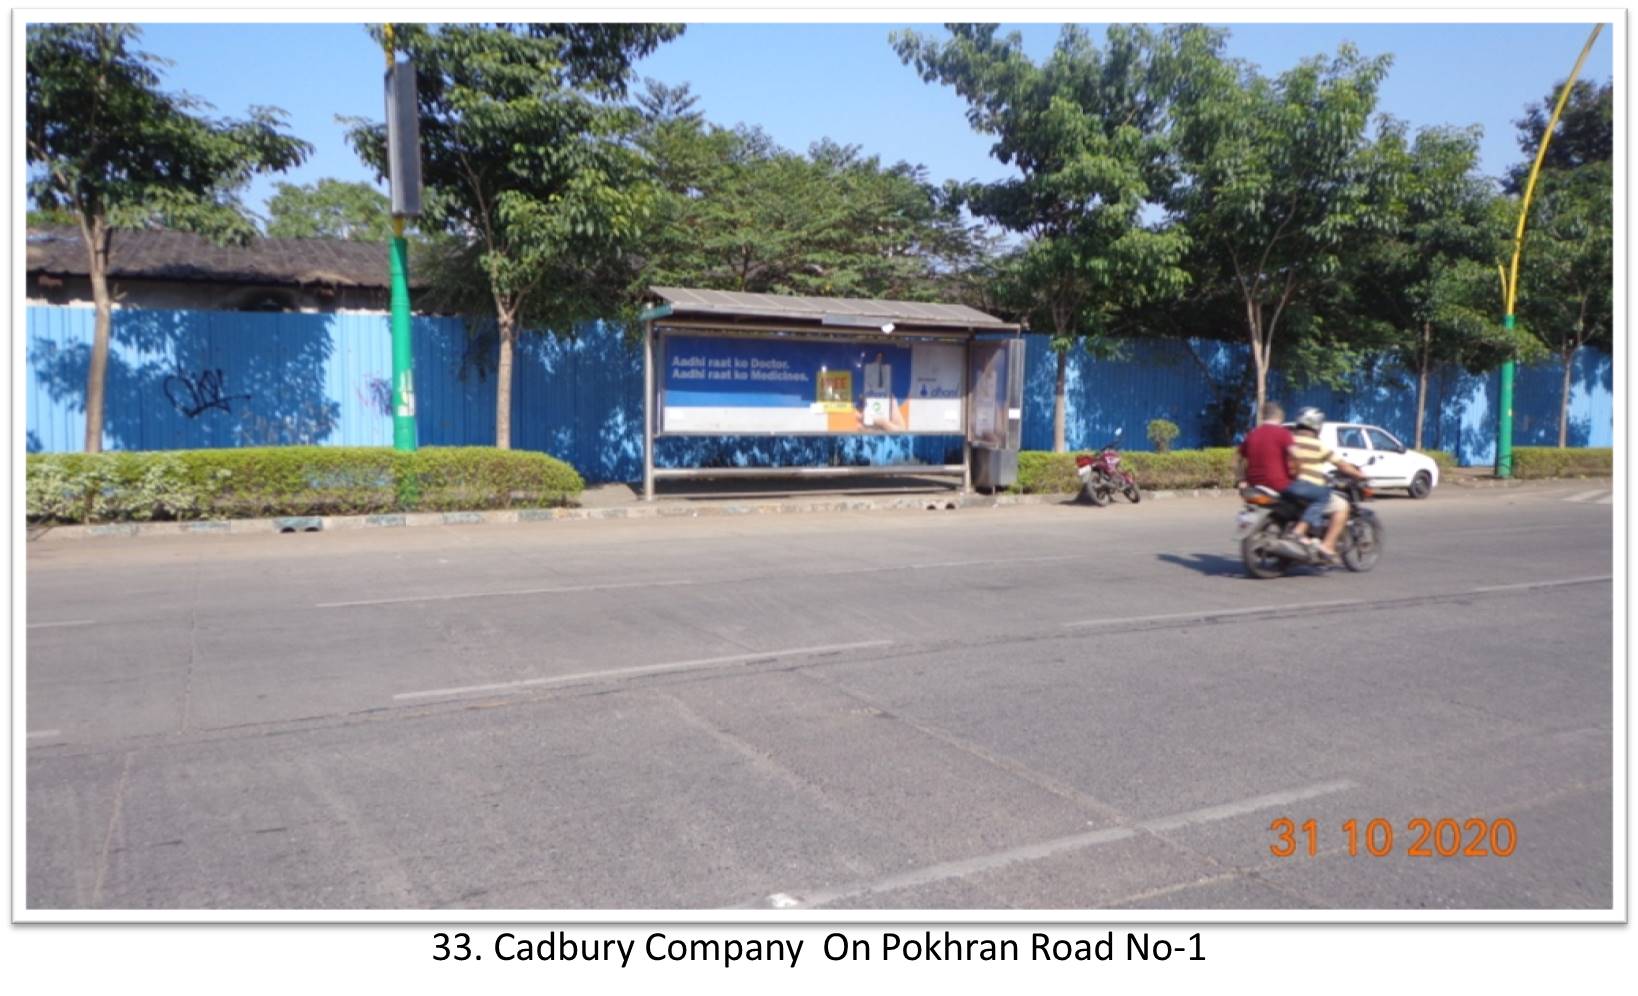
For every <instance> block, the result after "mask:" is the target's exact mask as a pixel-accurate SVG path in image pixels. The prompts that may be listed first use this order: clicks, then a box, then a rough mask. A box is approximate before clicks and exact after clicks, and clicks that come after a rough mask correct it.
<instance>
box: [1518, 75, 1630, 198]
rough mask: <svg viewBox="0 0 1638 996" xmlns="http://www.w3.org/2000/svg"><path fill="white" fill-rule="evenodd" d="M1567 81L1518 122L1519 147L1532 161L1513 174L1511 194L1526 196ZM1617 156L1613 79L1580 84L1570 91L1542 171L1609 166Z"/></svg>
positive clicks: (1556, 171)
mask: <svg viewBox="0 0 1638 996" xmlns="http://www.w3.org/2000/svg"><path fill="white" fill-rule="evenodd" d="M1564 83H1565V81H1564V80H1559V81H1558V83H1557V84H1556V85H1555V86H1554V87H1553V90H1552V92H1551V93H1549V94H1548V95H1547V97H1546V99H1544V100H1543V101H1541V103H1539V104H1531V105H1530V106H1529V107H1527V108H1525V111H1524V117H1522V118H1519V119H1518V120H1517V121H1514V122H1513V124H1514V125H1515V126H1516V127H1517V128H1518V142H1519V148H1520V149H1522V150H1523V151H1524V154H1525V155H1526V156H1528V157H1529V158H1528V159H1526V160H1525V161H1523V162H1521V163H1517V164H1515V165H1514V166H1513V167H1512V168H1511V169H1509V170H1508V171H1507V181H1506V183H1505V190H1506V191H1507V193H1509V194H1522V193H1523V192H1524V184H1525V182H1526V181H1527V180H1528V179H1529V177H1530V165H1531V164H1532V163H1533V162H1535V157H1536V150H1538V149H1540V148H1541V136H1542V135H1543V134H1545V133H1546V131H1547V119H1548V118H1550V117H1552V116H1553V108H1554V107H1555V106H1557V104H1558V96H1559V94H1560V93H1562V92H1563V90H1564ZM1614 155H1615V92H1614V86H1613V84H1612V83H1611V82H1610V81H1605V82H1604V84H1603V85H1602V86H1598V85H1596V84H1594V83H1593V82H1592V81H1590V80H1577V81H1576V83H1575V86H1573V87H1571V88H1570V98H1569V100H1567V101H1565V102H1564V112H1563V113H1562V114H1560V115H1559V117H1558V127H1557V128H1556V129H1555V130H1554V131H1553V140H1552V141H1551V142H1549V143H1548V144H1547V158H1546V159H1545V160H1543V161H1542V164H1541V168H1542V169H1543V170H1551V171H1553V172H1555V173H1560V172H1567V171H1569V170H1573V169H1576V168H1578V167H1581V166H1586V165H1588V164H1591V163H1607V162H1609V161H1610V160H1611V158H1612V157H1613V156H1614Z"/></svg>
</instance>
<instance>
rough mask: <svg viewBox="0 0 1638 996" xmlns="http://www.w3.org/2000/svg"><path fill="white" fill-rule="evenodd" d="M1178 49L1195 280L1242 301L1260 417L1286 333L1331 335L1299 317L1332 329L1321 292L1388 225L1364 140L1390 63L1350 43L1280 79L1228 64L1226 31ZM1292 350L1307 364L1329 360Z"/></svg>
mask: <svg viewBox="0 0 1638 996" xmlns="http://www.w3.org/2000/svg"><path fill="white" fill-rule="evenodd" d="M1176 37H1177V41H1178V44H1177V45H1176V46H1175V48H1174V49H1173V50H1172V51H1171V53H1170V60H1171V67H1170V69H1171V72H1172V75H1173V80H1174V85H1175V87H1176V104H1175V107H1174V112H1173V113H1174V116H1175V126H1174V131H1175V134H1176V150H1177V159H1178V166H1179V168H1180V169H1181V171H1182V174H1183V180H1182V182H1180V183H1178V184H1177V185H1175V186H1174V187H1173V188H1172V189H1171V195H1170V196H1169V198H1168V203H1167V207H1168V209H1169V211H1170V213H1171V215H1172V217H1173V218H1174V219H1176V220H1177V222H1178V223H1179V224H1181V225H1182V227H1183V228H1184V229H1185V230H1186V231H1187V232H1188V234H1189V237H1190V243H1191V245H1192V247H1193V256H1192V257H1191V269H1192V271H1193V272H1194V273H1195V275H1196V279H1197V280H1200V281H1203V282H1204V283H1205V284H1206V285H1207V286H1208V287H1210V288H1213V289H1215V290H1217V291H1219V292H1221V293H1224V294H1226V295H1227V296H1228V297H1229V298H1230V299H1231V300H1233V301H1234V303H1235V310H1236V311H1237V312H1238V315H1239V317H1238V319H1237V320H1238V322H1239V323H1240V325H1241V328H1242V330H1243V334H1244V336H1245V341H1246V342H1247V343H1248V344H1249V345H1250V347H1251V360H1252V374H1253V378H1254V380H1255V385H1256V404H1257V405H1258V406H1261V405H1262V403H1263V401H1264V400H1265V399H1266V398H1267V391H1268V387H1267V382H1268V372H1269V370H1270V368H1271V366H1272V365H1273V362H1274V347H1275V344H1276V341H1277V340H1279V334H1280V332H1281V331H1282V329H1285V328H1287V327H1288V326H1290V327H1291V330H1292V331H1299V332H1302V331H1308V332H1314V331H1317V330H1320V329H1322V328H1323V327H1324V325H1323V323H1322V322H1316V321H1313V320H1308V321H1306V322H1305V323H1303V324H1302V325H1301V326H1300V327H1299V325H1298V323H1296V322H1293V321H1292V319H1318V318H1323V307H1321V306H1322V305H1323V304H1324V298H1323V296H1322V295H1320V294H1319V293H1317V292H1318V291H1319V289H1320V287H1321V286H1322V284H1323V283H1324V282H1326V281H1329V280H1333V279H1334V278H1335V277H1336V275H1337V274H1338V272H1339V268H1340V266H1341V262H1342V258H1343V257H1344V255H1346V254H1347V253H1348V252H1350V251H1352V250H1353V249H1354V248H1355V247H1357V245H1358V243H1359V241H1360V239H1361V237H1362V236H1364V235H1366V234H1368V233H1370V232H1372V231H1373V230H1374V229H1375V228H1376V227H1377V226H1379V225H1380V224H1381V223H1382V222H1383V217H1384V204H1385V198H1384V197H1383V192H1382V190H1381V189H1380V184H1378V183H1377V180H1378V178H1377V177H1376V176H1373V174H1372V166H1373V159H1372V157H1371V156H1370V155H1369V149H1370V141H1369V138H1368V136H1367V133H1366V131H1367V123H1368V121H1369V118H1370V116H1371V112H1372V110H1373V109H1374V107H1375V104H1376V91H1377V86H1378V85H1379V84H1380V82H1381V81H1382V79H1383V77H1384V75H1385V74H1386V73H1387V69H1388V64H1389V59H1388V57H1387V56H1382V57H1378V58H1374V59H1367V58H1364V57H1362V56H1361V55H1360V54H1359V53H1358V51H1357V50H1356V49H1354V48H1353V47H1352V46H1351V45H1343V46H1342V47H1341V48H1340V49H1339V50H1338V52H1337V55H1336V56H1335V57H1334V58H1330V59H1327V58H1325V57H1315V58H1310V59H1306V60H1304V61H1303V62H1301V63H1300V64H1299V65H1298V66H1297V67H1296V68H1294V69H1291V70H1289V71H1287V72H1285V73H1282V74H1281V75H1280V76H1278V77H1277V78H1274V79H1269V78H1267V77H1265V76H1263V75H1261V74H1260V73H1259V72H1257V71H1256V69H1255V68H1253V67H1252V66H1250V65H1248V64H1246V63H1243V62H1239V61H1236V60H1229V59H1226V58H1224V57H1223V56H1222V54H1221V48H1222V38H1223V36H1222V34H1221V33H1220V32H1212V31H1207V30H1204V29H1187V30H1184V31H1181V32H1179V34H1178V35H1177V36H1176ZM1305 312H1306V313H1305ZM1282 322H1284V324H1283V325H1282ZM1292 338H1293V340H1294V341H1293V342H1292V344H1291V347H1292V349H1291V351H1292V352H1295V353H1297V354H1298V355H1299V356H1300V355H1301V354H1302V353H1303V352H1305V351H1306V352H1308V353H1309V354H1310V356H1309V357H1307V358H1309V359H1312V358H1313V357H1314V356H1316V355H1319V354H1323V353H1329V352H1330V350H1329V349H1328V348H1327V349H1321V350H1310V349H1307V344H1305V343H1304V342H1303V339H1304V337H1303V336H1301V335H1299V336H1294V337H1292ZM1337 341H1345V340H1337ZM1322 345H1323V343H1322Z"/></svg>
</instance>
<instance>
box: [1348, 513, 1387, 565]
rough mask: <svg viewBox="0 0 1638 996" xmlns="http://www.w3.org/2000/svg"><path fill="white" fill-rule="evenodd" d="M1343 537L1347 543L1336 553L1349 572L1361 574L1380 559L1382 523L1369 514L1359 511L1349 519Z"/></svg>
mask: <svg viewBox="0 0 1638 996" xmlns="http://www.w3.org/2000/svg"><path fill="white" fill-rule="evenodd" d="M1343 536H1344V537H1345V538H1346V540H1347V542H1346V543H1345V544H1343V547H1342V549H1341V550H1339V551H1338V552H1339V553H1341V554H1342V565H1343V566H1344V567H1346V568H1348V569H1349V570H1350V571H1359V572H1362V573H1363V572H1364V571H1368V570H1370V569H1371V568H1373V567H1375V566H1376V562H1377V561H1378V560H1380V559H1382V523H1380V522H1378V521H1377V519H1376V516H1375V515H1374V514H1372V513H1371V512H1369V511H1365V510H1361V511H1360V512H1359V514H1358V515H1357V516H1356V517H1354V518H1353V519H1350V520H1349V521H1348V528H1347V529H1345V530H1343Z"/></svg>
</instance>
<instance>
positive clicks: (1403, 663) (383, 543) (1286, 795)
mask: <svg viewBox="0 0 1638 996" xmlns="http://www.w3.org/2000/svg"><path fill="white" fill-rule="evenodd" d="M1594 483H1596V482H1594ZM1593 487H1594V485H1593V483H1588V484H1581V483H1580V482H1564V483H1561V484H1553V485H1528V486H1520V487H1516V488H1507V489H1492V490H1483V489H1475V490H1471V491H1467V490H1460V489H1447V490H1442V491H1440V492H1439V493H1438V494H1436V495H1435V496H1434V497H1433V498H1431V499H1429V500H1427V501H1424V502H1413V501H1409V500H1406V499H1388V500H1383V501H1381V502H1379V503H1378V505H1377V508H1378V511H1379V513H1380V515H1381V516H1382V518H1383V520H1384V522H1385V524H1386V535H1387V544H1388V545H1387V551H1386V554H1385V556H1384V557H1383V560H1382V563H1381V565H1380V566H1379V567H1378V568H1377V569H1376V570H1375V571H1373V572H1371V573H1369V574H1365V575H1350V574H1347V573H1346V572H1325V573H1320V572H1311V571H1304V572H1299V573H1298V574H1296V575H1294V576H1290V577H1286V578H1282V579H1278V580H1274V581H1254V580H1250V579H1247V578H1245V577H1243V576H1242V571H1241V570H1240V568H1239V565H1238V560H1237V551H1236V550H1235V548H1234V546H1233V544H1232V541H1231V535H1230V533H1231V529H1232V519H1233V516H1234V512H1235V511H1236V510H1237V505H1236V503H1235V502H1233V501H1232V500H1208V499H1201V500H1194V501H1171V502H1153V503H1148V502H1146V503H1144V504H1141V505H1137V506H1130V505H1125V504H1116V505H1112V506H1110V507H1108V508H1105V509H1094V508H1087V507H1080V506H1068V505H1052V504H1046V505H1035V506H1026V507H1014V508H993V509H972V508H969V509H961V510H955V511H900V512H879V513H840V514H811V515H800V516H788V515H787V516H744V517H731V518H729V517H724V518H698V519H693V518H688V519H678V518H666V519H643V520H637V519H632V520H612V521H547V522H535V523H523V524H517V525H512V526H483V527H478V526H448V527H443V528H436V529H409V530H402V529H387V530H354V531H348V532H325V533H316V534H301V533H298V534H294V535H273V534H270V535H231V534H229V535H190V536H174V537H144V538H135V539H119V538H111V539H105V540H99V541H96V542H90V541H84V540H69V539H62V538H53V537H52V536H50V535H47V536H45V537H44V538H42V539H39V540H37V541H35V542H32V543H30V544H29V545H28V547H27V553H28V576H27V625H28V631H27V633H28V635H27V643H28V658H27V668H28V670H27V696H28V697H27V736H28V745H29V746H28V761H27V766H26V775H27V786H26V792H27V794H26V798H27V813H26V818H27V869H26V876H27V877H26V894H27V897H28V901H29V904H30V906H31V907H34V908H37V909H44V910H52V909H62V908H86V907H103V908H114V909H120V908H161V909H183V910H187V909H204V908H214V909H262V908H295V909H326V908H357V907H379V908H444V907H476V908H484V909H500V910H573V909H585V908H656V909H672V908H732V907H744V906H751V907H758V906H760V907H781V908H798V909H800V908H814V907H823V908H847V909H859V908H873V907H884V908H911V909H920V908H946V907H947V908H961V909H966V908H975V909H999V908H1008V907H1016V908H1031V909H1054V908H1068V909H1086V908H1103V909H1106V908H1114V907H1140V908H1164V907H1181V908H1219V907H1221V908H1255V909H1279V908H1323V907H1339V908H1345V909H1358V908H1379V907H1380V908H1393V909H1410V910H1417V909H1460V910H1481V909H1493V908H1528V909H1542V908H1550V909H1558V908H1567V909H1575V910H1583V911H1589V913H1592V912H1594V911H1597V910H1599V909H1608V907H1609V905H1610V903H1611V901H1612V899H1611V896H1612V893H1611V875H1612V864H1611V854H1612V838H1611V822H1610V818H1611V806H1612V799H1611V770H1612V769H1611V758H1612V750H1613V742H1612V712H1611V701H1612V698H1611V681H1612V669H1611V662H1612V640H1613V636H1614V634H1613V632H1612V622H1611V614H1612V601H1611V600H1612V582H1611V575H1612V573H1613V572H1614V568H1613V567H1612V562H1611V551H1612V525H1613V518H1612V517H1613V515H1616V514H1621V510H1620V508H1619V507H1618V506H1613V505H1611V504H1603V503H1601V502H1600V499H1601V498H1602V497H1603V496H1604V495H1606V494H1607V493H1608V488H1607V486H1606V487H1604V488H1602V489H1600V493H1599V494H1598V495H1592V494H1589V492H1591V491H1592V490H1593ZM1280 818H1288V819H1290V820H1292V821H1293V824H1294V826H1299V827H1300V825H1301V824H1302V823H1303V822H1305V821H1306V820H1309V819H1313V820H1314V821H1315V837H1316V840H1315V854H1314V855H1313V856H1309V854H1308V853H1307V844H1306V841H1305V839H1304V838H1303V837H1302V836H1301V831H1300V830H1299V831H1298V837H1297V841H1298V845H1299V846H1298V853H1297V854H1295V855H1293V856H1291V857H1284V858H1281V857H1276V856H1274V855H1273V854H1271V853H1270V847H1271V845H1273V846H1275V847H1279V846H1281V845H1280V844H1279V841H1278V831H1277V830H1275V831H1271V829H1270V823H1271V821H1274V820H1276V819H1280ZM1418 818H1421V819H1426V820H1428V821H1430V826H1436V825H1437V821H1439V820H1440V819H1451V820H1455V821H1457V825H1458V826H1461V827H1467V825H1468V824H1467V821H1468V820H1483V821H1486V823H1485V824H1484V825H1485V826H1486V827H1489V826H1490V825H1491V824H1492V823H1495V822H1496V821H1500V820H1502V819H1504V818H1505V819H1506V820H1510V821H1511V824H1510V826H1511V827H1512V828H1513V829H1514V830H1515V831H1516V841H1515V842H1514V843H1513V844H1512V846H1511V854H1510V855H1509V856H1506V857H1499V856H1495V855H1487V856H1483V857H1480V856H1463V855H1460V854H1458V855H1456V856H1450V857H1442V856H1439V854H1438V852H1437V850H1436V849H1435V843H1436V842H1435V838H1433V837H1430V838H1429V839H1428V840H1427V841H1424V842H1423V843H1424V845H1425V847H1426V849H1428V850H1429V851H1430V852H1433V853H1431V854H1430V856H1427V857H1420V856H1412V855H1410V854H1409V853H1407V852H1408V851H1409V850H1410V849H1411V848H1412V846H1413V845H1414V844H1416V843H1417V840H1416V837H1417V831H1416V829H1415V827H1413V826H1412V821H1413V820H1416V819H1418ZM1350 819H1352V820H1357V821H1358V824H1357V825H1358V827H1359V828H1360V830H1361V832H1362V833H1363V831H1364V829H1365V828H1366V827H1367V826H1368V824H1369V822H1370V821H1371V820H1373V819H1380V820H1383V821H1386V824H1385V826H1386V827H1391V828H1392V829H1393V831H1394V834H1395V838H1394V842H1393V844H1392V846H1391V848H1389V849H1388V850H1387V852H1386V853H1385V855H1384V856H1382V857H1374V856H1372V855H1371V854H1370V853H1368V850H1367V849H1366V847H1365V846H1364V844H1365V841H1364V840H1363V838H1362V840H1361V846H1360V847H1359V849H1358V854H1357V855H1350V854H1349V850H1348V838H1347V836H1346V832H1345V831H1344V830H1343V826H1344V823H1345V822H1346V821H1348V820H1350ZM1487 832H1488V831H1487ZM1470 836H1471V835H1470ZM1505 838H1506V831H1505V829H1504V830H1503V831H1502V835H1501V837H1500V838H1498V846H1503V848H1504V849H1506V844H1507V841H1506V839H1505ZM1489 840H1490V838H1489V837H1488V836H1487V837H1486V841H1489ZM1381 842H1382V837H1381V833H1380V831H1379V832H1378V838H1377V843H1379V844H1380V843H1381ZM1447 843H1448V840H1447ZM1463 843H1464V846H1465V845H1467V844H1468V843H1470V842H1469V841H1468V840H1464V842H1463ZM1487 846H1488V845H1487Z"/></svg>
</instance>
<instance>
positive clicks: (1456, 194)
mask: <svg viewBox="0 0 1638 996" xmlns="http://www.w3.org/2000/svg"><path fill="white" fill-rule="evenodd" d="M1479 137H1480V136H1479V131H1478V129H1477V128H1468V129H1461V130H1458V129H1452V128H1424V129H1422V130H1421V131H1419V132H1417V134H1416V137H1415V140H1414V141H1410V140H1408V139H1407V137H1406V131H1405V127H1404V125H1403V124H1402V123H1400V122H1397V121H1391V120H1390V121H1388V122H1387V123H1386V124H1385V125H1384V127H1383V131H1382V134H1381V136H1380V137H1379V138H1378V140H1377V142H1376V144H1375V146H1374V147H1373V149H1372V150H1371V151H1372V156H1373V159H1374V161H1375V167H1374V168H1375V169H1376V170H1377V174H1378V177H1379V179H1380V180H1381V182H1382V186H1383V192H1384V195H1385V196H1386V197H1387V205H1386V207H1387V211H1388V214H1387V218H1386V222H1385V224H1384V226H1383V227H1382V228H1381V229H1380V230H1378V231H1377V232H1375V233H1373V234H1372V235H1371V237H1369V238H1367V239H1363V240H1361V245H1360V248H1359V251H1357V252H1356V253H1353V254H1351V255H1350V257H1349V259H1348V261H1347V264H1346V266H1345V271H1346V278H1347V281H1348V283H1349V284H1350V287H1349V290H1348V292H1347V300H1348V302H1349V303H1350V304H1351V305H1353V306H1355V307H1356V308H1357V313H1356V315H1355V316H1354V318H1353V320H1354V322H1355V323H1356V325H1359V326H1367V327H1370V326H1374V327H1375V330H1376V334H1375V335H1374V337H1373V338H1374V341H1375V344H1379V345H1381V346H1383V347H1385V348H1387V349H1390V350H1392V351H1393V353H1394V354H1395V355H1396V357H1397V358H1398V359H1399V362H1400V364H1401V365H1402V366H1403V367H1404V368H1405V369H1407V370H1411V371H1421V370H1423V369H1431V368H1433V367H1435V366H1438V365H1440V364H1445V363H1456V364H1461V365H1462V366H1465V367H1466V368H1467V369H1469V370H1470V371H1472V372H1474V373H1480V372H1483V371H1485V370H1490V369H1494V368H1495V367H1496V366H1497V365H1499V364H1500V363H1501V362H1502V361H1503V360H1505V359H1507V358H1508V357H1509V356H1511V355H1513V354H1514V353H1515V352H1516V349H1517V345H1518V342H1517V339H1518V338H1519V337H1518V336H1516V335H1511V334H1509V333H1508V332H1507V331H1506V330H1505V329H1504V328H1503V327H1502V323H1501V311H1502V309H1501V306H1500V303H1501V301H1500V287H1499V283H1498V280H1499V278H1498V274H1497V272H1496V260H1497V258H1498V257H1499V256H1500V254H1501V252H1502V250H1503V248H1504V246H1505V245H1506V242H1507V240H1508V238H1509V236H1510V234H1511V233H1510V231H1509V230H1508V219H1507V217H1506V213H1505V205H1503V210H1501V211H1498V198H1497V197H1496V195H1495V194H1494V193H1493V192H1492V190H1491V186H1490V181H1488V180H1486V179H1485V178H1484V177H1483V176H1481V175H1480V174H1479V172H1478V165H1479Z"/></svg>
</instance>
